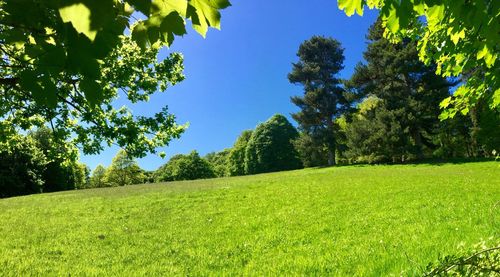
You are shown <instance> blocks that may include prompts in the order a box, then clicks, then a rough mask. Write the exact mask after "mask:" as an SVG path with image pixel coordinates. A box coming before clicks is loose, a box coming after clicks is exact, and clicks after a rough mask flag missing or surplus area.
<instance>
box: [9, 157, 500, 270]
mask: <svg viewBox="0 0 500 277" xmlns="http://www.w3.org/2000/svg"><path fill="white" fill-rule="evenodd" d="M499 177H500V167H499V163H495V162H482V163H467V164H445V165H405V166H348V167H337V168H323V169H305V170H298V171H290V172H281V173H272V174H262V175H255V176H247V177H238V178H223V179H213V180H199V181H192V182H177V183H168V184H155V185H140V186H130V187H122V188H107V189H93V190H83V191H70V192H62V193H53V194H43V195H32V196H26V197H18V198H11V199H3V200H0V211H1V213H0V271H1V273H2V274H0V275H3V274H6V275H12V276H19V275H47V274H57V275H68V274H71V275H79V274H80V275H81V274H84V275H89V274H90V275H97V274H99V275H101V274H107V275H138V274H144V275H161V274H165V275H166V274H168V275H170V274H182V275H186V274H189V275H208V274H221V273H226V274H257V275H262V274H271V275H276V274H308V275H313V274H322V275H323V274H338V275H375V276H376V275H387V274H390V273H393V274H395V275H399V274H400V273H403V274H404V275H412V274H418V273H419V272H420V271H419V270H420V269H421V267H422V266H425V265H426V264H427V263H428V262H431V261H435V260H436V259H437V257H438V255H439V254H452V253H454V251H456V250H457V246H458V245H460V244H466V245H472V244H474V243H476V242H478V241H480V240H481V239H482V238H483V239H485V238H488V237H494V238H499V237H500V236H499V231H500V212H499V211H498V209H499V205H498V204H497V205H496V206H495V204H496V203H498V201H500V180H499Z"/></svg>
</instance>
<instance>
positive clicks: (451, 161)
mask: <svg viewBox="0 0 500 277" xmlns="http://www.w3.org/2000/svg"><path fill="white" fill-rule="evenodd" d="M494 161H495V158H450V159H437V158H429V159H421V160H410V161H406V162H399V163H393V162H378V163H351V164H350V163H340V164H337V165H322V166H315V167H310V168H311V169H323V168H330V167H346V166H351V167H352V166H355V167H366V166H376V165H437V166H441V165H445V164H466V163H477V162H494ZM499 162H500V161H499Z"/></svg>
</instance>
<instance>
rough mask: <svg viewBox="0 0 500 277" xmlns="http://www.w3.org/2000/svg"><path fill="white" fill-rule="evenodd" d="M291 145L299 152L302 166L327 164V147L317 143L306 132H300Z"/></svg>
mask: <svg viewBox="0 0 500 277" xmlns="http://www.w3.org/2000/svg"><path fill="white" fill-rule="evenodd" d="M293 146H294V147H295V149H296V150H297V152H298V153H299V157H300V160H301V161H302V164H303V165H304V167H313V166H322V165H325V164H328V159H327V157H328V149H326V147H325V146H324V145H321V144H319V145H318V144H317V143H316V141H315V140H314V139H313V138H312V137H311V136H310V135H308V134H307V133H305V132H300V133H299V136H298V137H297V138H296V139H295V140H294V141H293Z"/></svg>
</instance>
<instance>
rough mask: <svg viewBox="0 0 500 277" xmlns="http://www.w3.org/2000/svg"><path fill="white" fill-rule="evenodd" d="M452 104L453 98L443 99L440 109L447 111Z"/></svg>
mask: <svg viewBox="0 0 500 277" xmlns="http://www.w3.org/2000/svg"><path fill="white" fill-rule="evenodd" d="M450 103H451V96H449V97H446V98H445V99H443V101H441V103H439V107H441V108H442V109H445V108H447V107H448V106H449V105H450Z"/></svg>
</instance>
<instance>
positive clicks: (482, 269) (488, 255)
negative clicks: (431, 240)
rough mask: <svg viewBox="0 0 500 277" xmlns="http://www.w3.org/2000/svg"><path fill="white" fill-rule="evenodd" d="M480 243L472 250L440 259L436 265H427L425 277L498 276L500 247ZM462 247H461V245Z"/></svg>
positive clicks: (483, 242)
mask: <svg viewBox="0 0 500 277" xmlns="http://www.w3.org/2000/svg"><path fill="white" fill-rule="evenodd" d="M486 245H487V241H484V240H483V241H481V242H480V243H478V244H476V245H475V246H474V250H473V251H471V250H469V251H463V250H462V253H460V254H455V255H448V256H444V257H440V258H439V261H438V262H437V263H429V264H428V265H427V268H426V272H427V273H426V274H425V276H445V275H446V276H452V275H453V276H494V275H495V274H500V246H496V247H487V246H486ZM462 246H463V245H462Z"/></svg>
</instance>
